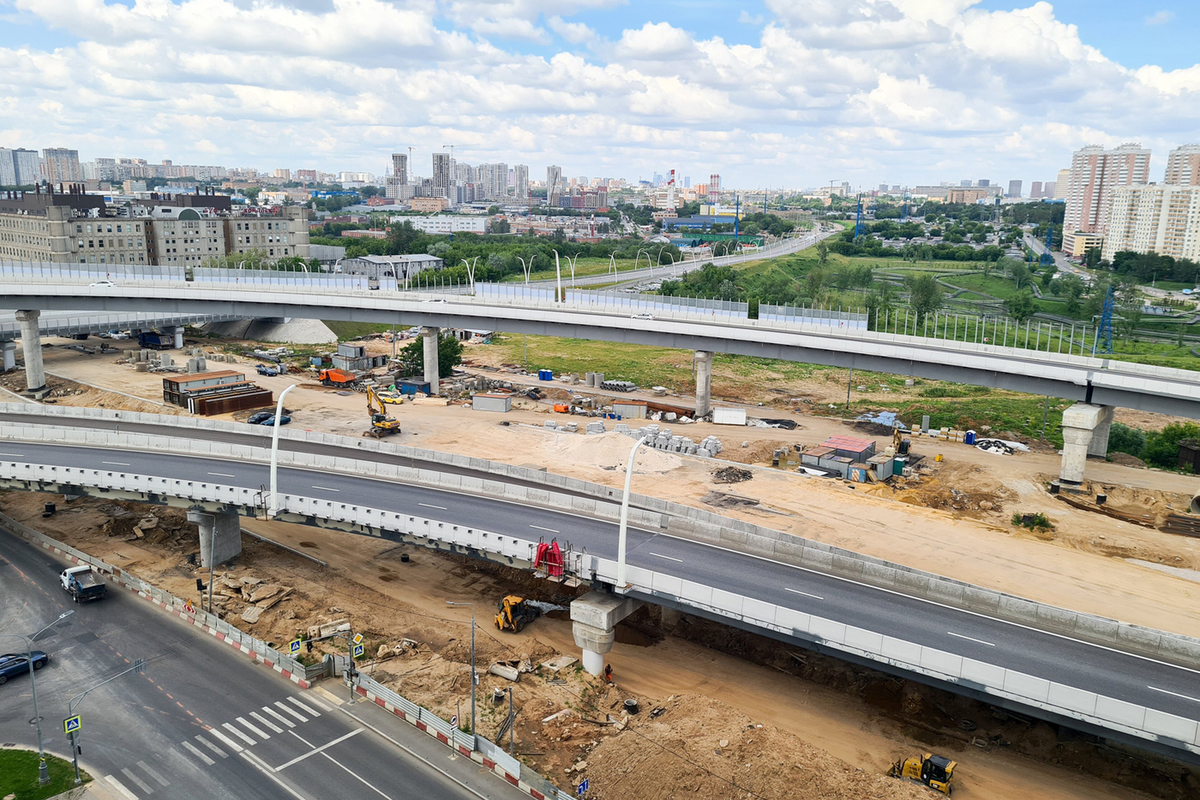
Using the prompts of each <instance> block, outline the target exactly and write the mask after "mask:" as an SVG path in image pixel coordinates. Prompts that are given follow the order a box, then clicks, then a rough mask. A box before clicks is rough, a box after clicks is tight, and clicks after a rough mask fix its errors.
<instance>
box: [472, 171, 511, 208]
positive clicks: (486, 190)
mask: <svg viewBox="0 0 1200 800" xmlns="http://www.w3.org/2000/svg"><path fill="white" fill-rule="evenodd" d="M478 182H479V184H480V187H481V193H482V195H483V198H484V199H486V200H500V199H503V198H505V197H507V196H508V164H480V165H479V181H478Z"/></svg>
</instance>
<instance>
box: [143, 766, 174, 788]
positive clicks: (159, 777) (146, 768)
mask: <svg viewBox="0 0 1200 800" xmlns="http://www.w3.org/2000/svg"><path fill="white" fill-rule="evenodd" d="M137 765H138V766H139V767H141V768H142V772H144V773H146V774H147V775H149V776H150V777H151V778H154V780H156V781H158V783H159V785H161V786H170V785H171V784H170V782H169V781H167V780H164V779H163V776H162V775H159V774H158V773H157V772H155V771H154V770H152V769H150V765H149V764H147V763H146V762H145V761H139V762H137Z"/></svg>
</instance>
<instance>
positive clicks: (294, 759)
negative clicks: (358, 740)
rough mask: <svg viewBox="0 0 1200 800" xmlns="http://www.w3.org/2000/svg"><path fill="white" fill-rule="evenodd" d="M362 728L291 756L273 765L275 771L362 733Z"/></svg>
mask: <svg viewBox="0 0 1200 800" xmlns="http://www.w3.org/2000/svg"><path fill="white" fill-rule="evenodd" d="M364 730H366V729H365V728H355V729H354V730H352V731H350V732H349V733H347V734H346V735H345V736H339V737H338V738H336V739H334V740H333V741H332V742H328V743H326V744H323V745H321V746H320V747H314V748H313V749H312V750H309V751H308V752H307V753H304V754H302V755H298V756H296V757H295V758H293V759H292V760H291V761H289V762H287V763H286V764H280V765H279V766H278V767H275V771H276V772H282V771H283V770H285V769H287V768H288V767H290V766H292V765H293V764H298V763H300V762H301V761H303V760H304V759H306V758H308V757H309V756H315V755H316V754H317V753H323V752H324V751H326V750H328V749H329V748H331V747H333V746H334V745H335V744H339V743H341V742H344V741H346V740H347V739H349V738H350V737H351V736H357V735H358V734H360V733H362V732H363V731H364ZM292 735H293V736H295V734H292ZM297 738H299V737H297ZM300 741H302V742H303V741H304V740H303V739H300ZM305 744H307V742H305ZM335 763H336V762H335Z"/></svg>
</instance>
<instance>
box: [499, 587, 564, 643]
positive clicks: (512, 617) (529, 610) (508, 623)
mask: <svg viewBox="0 0 1200 800" xmlns="http://www.w3.org/2000/svg"><path fill="white" fill-rule="evenodd" d="M498 608H499V611H500V613H499V614H497V615H496V628H497V629H498V630H502V631H508V632H509V633H520V631H521V629H522V628H524V627H525V626H526V625H528V624H529V623H530V622H533V621H534V620H535V619H537V618H538V617H540V616H541V615H542V614H545V613H547V612H550V611H565V610H566V609H564V608H563V607H562V606H556V605H555V604H554V603H542V602H539V601H537V600H526V599H525V598H524V597H518V596H517V595H515V594H510V595H508V596H507V597H505V598H504V599H503V600H501V601H500V605H499V607H498Z"/></svg>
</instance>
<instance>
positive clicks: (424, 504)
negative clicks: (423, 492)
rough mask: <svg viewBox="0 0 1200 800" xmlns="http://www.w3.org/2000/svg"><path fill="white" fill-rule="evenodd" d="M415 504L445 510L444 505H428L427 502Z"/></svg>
mask: <svg viewBox="0 0 1200 800" xmlns="http://www.w3.org/2000/svg"><path fill="white" fill-rule="evenodd" d="M417 505H419V506H421V507H422V508H436V509H438V510H440V511H446V510H447V509H446V507H445V506H431V505H429V503H417Z"/></svg>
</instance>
